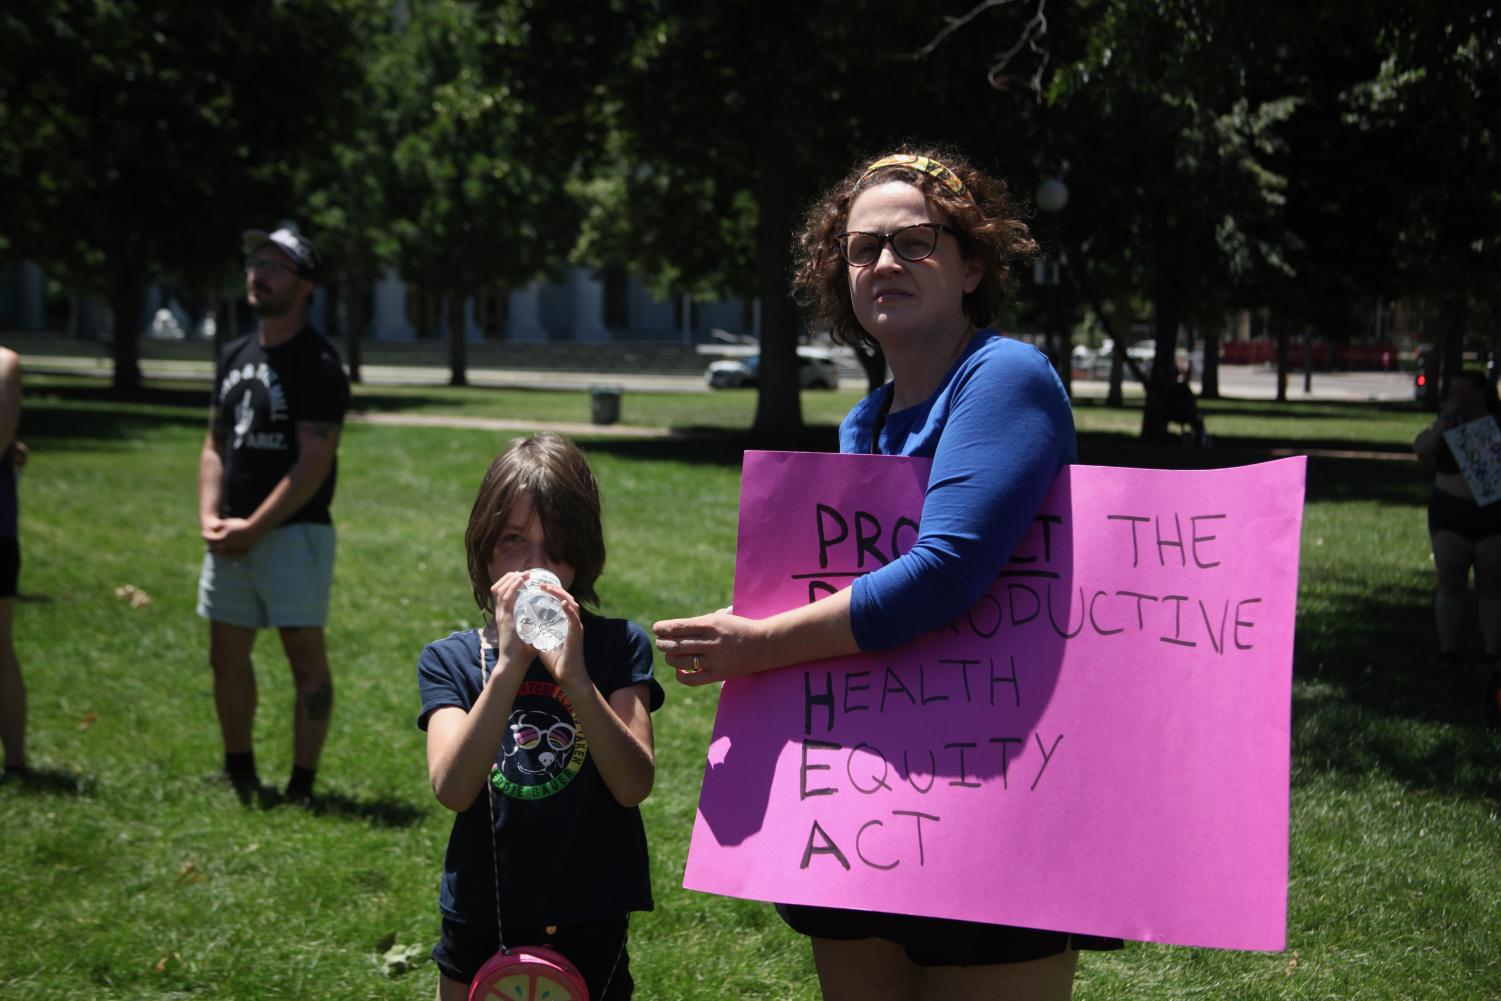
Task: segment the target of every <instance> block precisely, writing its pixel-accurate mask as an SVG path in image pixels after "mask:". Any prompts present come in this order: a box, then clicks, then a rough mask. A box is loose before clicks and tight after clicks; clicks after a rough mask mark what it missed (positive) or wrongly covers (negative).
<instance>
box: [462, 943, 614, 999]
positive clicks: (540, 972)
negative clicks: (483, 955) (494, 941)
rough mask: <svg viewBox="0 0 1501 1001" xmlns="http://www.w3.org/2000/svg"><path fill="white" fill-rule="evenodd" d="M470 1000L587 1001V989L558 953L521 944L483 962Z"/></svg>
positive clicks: (582, 980) (573, 967) (566, 958)
mask: <svg viewBox="0 0 1501 1001" xmlns="http://www.w3.org/2000/svg"><path fill="white" fill-rule="evenodd" d="M469 1001H589V988H588V987H587V986H585V984H584V978H583V977H582V976H580V975H579V971H578V969H577V968H576V967H575V966H574V965H573V964H572V963H570V962H569V961H568V957H566V956H564V955H563V954H562V953H561V952H557V951H555V950H553V949H549V948H547V947H546V946H544V945H523V946H518V947H516V948H514V949H502V950H501V951H500V952H497V953H496V954H495V955H493V956H491V957H490V958H489V959H488V960H486V961H485V965H484V966H481V967H480V968H479V972H478V973H476V974H475V975H474V980H473V982H471V983H470V985H469Z"/></svg>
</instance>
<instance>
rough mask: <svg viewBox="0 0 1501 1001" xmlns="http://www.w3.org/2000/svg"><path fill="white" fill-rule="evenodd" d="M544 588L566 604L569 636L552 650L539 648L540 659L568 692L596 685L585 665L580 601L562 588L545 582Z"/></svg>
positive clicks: (564, 609) (538, 656) (542, 586)
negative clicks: (590, 678)
mask: <svg viewBox="0 0 1501 1001" xmlns="http://www.w3.org/2000/svg"><path fill="white" fill-rule="evenodd" d="M541 588H542V590H544V591H546V592H547V593H548V594H550V595H552V596H553V597H554V598H557V599H558V601H559V602H560V603H561V604H562V606H563V614H564V615H566V616H567V617H568V635H566V636H564V637H563V642H562V643H559V644H558V645H557V646H555V647H553V648H552V649H551V650H538V651H536V654H537V658H538V659H539V660H541V661H542V666H543V667H545V668H547V673H549V674H551V675H552V676H553V678H554V679H555V680H556V681H557V683H558V684H559V685H560V686H561V687H562V689H563V691H565V692H571V691H574V690H576V689H575V687H574V686H579V685H592V684H593V682H592V681H590V680H589V671H588V669H587V668H586V667H585V666H584V623H583V620H582V619H581V618H580V617H579V605H578V602H577V601H575V600H574V599H573V595H571V594H569V593H568V592H567V591H565V590H563V589H562V588H560V587H553V586H552V585H551V584H542V585H541Z"/></svg>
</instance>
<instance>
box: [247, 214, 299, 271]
mask: <svg viewBox="0 0 1501 1001" xmlns="http://www.w3.org/2000/svg"><path fill="white" fill-rule="evenodd" d="M240 243H241V246H242V247H243V249H244V251H245V253H247V254H253V253H255V252H256V251H258V250H260V249H261V248H262V247H264V246H265V245H266V244H268V243H274V244H276V246H277V248H278V249H280V250H281V251H282V252H283V253H284V254H286V255H287V256H288V257H290V258H291V259H292V263H293V264H296V265H297V268H298V270H299V271H300V272H301V273H302V277H304V278H311V277H313V275H314V274H316V273H317V271H318V251H317V250H315V249H313V245H312V243H311V242H310V241H309V240H308V239H307V237H305V236H303V235H302V234H301V233H299V232H297V230H295V229H293V228H292V227H291V226H287V225H283V226H281V227H280V228H279V229H274V230H272V231H271V232H269V233H268V232H266V231H265V230H263V229H247V230H246V231H245V232H244V233H242V234H241V235H240Z"/></svg>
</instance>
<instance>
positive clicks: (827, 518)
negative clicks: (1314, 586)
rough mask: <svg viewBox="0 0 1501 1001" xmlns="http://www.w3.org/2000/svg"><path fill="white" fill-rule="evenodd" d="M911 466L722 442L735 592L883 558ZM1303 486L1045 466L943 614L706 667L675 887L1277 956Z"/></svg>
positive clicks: (1224, 472)
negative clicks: (991, 559) (985, 585)
mask: <svg viewBox="0 0 1501 1001" xmlns="http://www.w3.org/2000/svg"><path fill="white" fill-rule="evenodd" d="M927 472H928V461H927V460H923V459H906V458H900V457H891V456H864V455H815V454H806V453H785V452H749V453H747V454H746V459H745V470H744V478H743V483H742V490H741V502H740V539H739V554H738V561H737V566H736V574H735V609H736V611H737V612H738V613H740V614H743V615H749V616H752V617H758V618H759V617H763V616H766V615H770V614H773V613H775V612H777V611H781V610H783V609H786V608H790V607H794V606H796V605H798V604H802V603H806V602H808V601H810V600H816V599H817V598H818V597H820V596H822V595H824V594H827V593H830V592H832V591H834V590H837V589H839V588H841V587H844V586H845V585H847V584H849V583H850V581H851V580H852V579H854V578H855V577H857V576H859V575H860V574H863V573H867V572H870V571H872V570H875V569H877V568H878V567H879V566H881V565H882V564H884V563H885V562H887V561H889V560H891V559H893V558H895V556H896V555H898V554H900V553H901V552H904V551H905V550H906V548H907V547H909V546H910V545H911V544H912V542H913V540H914V539H915V538H916V534H917V526H918V522H919V519H920V516H921V509H922V492H923V486H924V483H925V482H926V477H927ZM1303 481H1304V460H1303V459H1301V458H1295V459H1285V460H1281V461H1277V462H1269V463H1264V464H1261V465H1256V466H1247V467H1241V468H1236V469H1216V470H1197V471H1167V470H1147V469H1118V468H1108V467H1096V466H1074V467H1071V468H1070V469H1068V470H1067V471H1066V472H1065V473H1064V474H1063V475H1062V476H1060V477H1059V479H1058V481H1057V482H1056V483H1055V484H1054V486H1053V489H1052V491H1051V493H1050V494H1049V495H1048V498H1047V500H1046V501H1045V502H1044V504H1043V507H1042V510H1041V512H1040V513H1039V514H1038V517H1037V520H1036V522H1035V523H1034V527H1033V530H1032V531H1031V533H1030V534H1029V535H1028V536H1027V538H1026V539H1025V540H1024V541H1023V543H1022V545H1021V547H1020V548H1019V549H1018V551H1017V552H1016V554H1015V555H1014V556H1013V557H1012V559H1011V561H1010V563H1009V564H1008V565H1007V567H1006V568H1005V570H1004V571H1003V573H1002V574H1001V576H1000V577H999V578H998V579H997V580H996V581H995V583H994V585H993V586H992V587H991V588H990V589H989V591H988V593H987V594H985V595H984V596H983V597H982V598H981V600H980V601H979V602H978V603H977V604H976V605H975V607H974V608H973V609H971V610H970V611H969V612H968V613H967V614H966V615H963V616H961V617H960V618H959V619H957V620H956V621H955V622H953V623H952V624H951V625H949V626H947V627H944V628H941V629H938V630H935V631H933V632H931V633H929V634H927V635H926V636H922V637H919V638H918V639H916V640H914V641H913V642H911V643H909V644H908V645H906V646H904V647H901V648H899V649H896V650H890V651H885V652H883V653H879V654H860V655H856V656H851V657H845V658H841V659H839V660H836V661H823V662H817V663H809V664H802V665H798V666H795V667H790V668H786V669H784V670H780V671H773V672H769V673H766V674H761V675H757V676H755V677H751V678H746V679H740V680H737V681H733V682H729V683H727V684H726V685H725V686H724V687H723V690H722V692H721V695H720V702H719V714H718V717H717V719H716V721H715V726H714V735H713V739H712V742H711V744H710V747H709V754H708V765H707V768H706V770H705V774H704V783H703V791H702V795H701V797H700V801H699V812H698V816H697V818H696V819H695V823H694V830H693V842H692V845H691V847H690V850H689V856H688V866H687V871H686V873H685V875H684V879H683V884H684V886H686V887H688V888H690V889H695V890H703V891H706V892H710V893H720V894H726V895H729V896H735V897H747V898H751V899H756V900H774V901H781V902H786V903H804V904H821V905H826V906H838V907H849V908H857V909H864V910H881V911H898V912H904V913H910V914H925V915H931V916H935V917H948V918H965V919H970V920H981V921H990V922H997V923H1003V924H1015V925H1025V926H1029V927H1036V928H1051V929H1058V930H1064V931H1071V932H1075V933H1078V934H1091V935H1108V936H1120V937H1123V938H1130V939H1140V940H1150V941H1160V942H1173V943H1178V944H1183V945H1200V946H1214V947H1219V948H1235V949H1269V950H1272V949H1281V948H1283V947H1284V945H1285V943H1286V924H1287V808H1288V747H1289V712H1290V700H1291V667H1292V649H1293V622H1294V607H1295V601H1296V596H1297V582H1298V542H1299V531H1300V527H1301V521H1302V506H1303Z"/></svg>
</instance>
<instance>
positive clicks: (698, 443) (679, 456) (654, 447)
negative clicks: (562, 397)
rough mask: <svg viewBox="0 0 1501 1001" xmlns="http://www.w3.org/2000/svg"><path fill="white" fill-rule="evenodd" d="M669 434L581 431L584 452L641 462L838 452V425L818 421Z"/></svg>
mask: <svg viewBox="0 0 1501 1001" xmlns="http://www.w3.org/2000/svg"><path fill="white" fill-rule="evenodd" d="M673 431H674V434H673V436H672V437H669V438H589V437H588V436H587V435H580V436H579V438H580V446H581V447H582V448H583V449H584V451H585V452H597V453H603V454H605V455H610V456H614V457H615V458H620V459H631V460H639V461H642V462H679V463H687V464H689V465H707V466H730V467H734V468H737V469H738V468H739V467H740V465H741V463H742V461H743V459H744V457H745V453H746V452H747V451H754V450H762V451H774V452H837V451H839V429H838V428H836V427H834V426H832V425H827V424H825V425H816V426H813V427H807V428H804V429H803V430H801V431H797V432H790V433H783V434H764V433H759V432H755V431H726V430H724V429H723V428H707V427H680V428H674V429H673Z"/></svg>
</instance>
